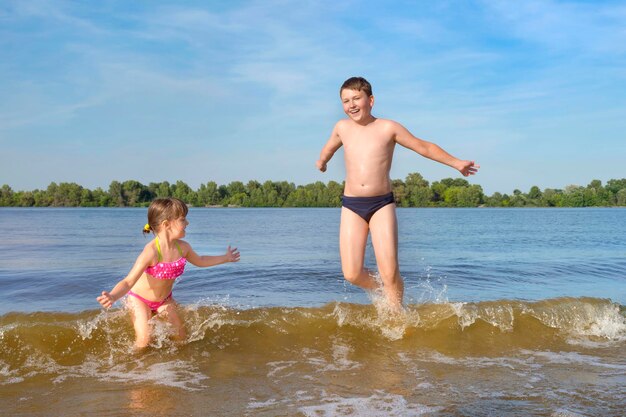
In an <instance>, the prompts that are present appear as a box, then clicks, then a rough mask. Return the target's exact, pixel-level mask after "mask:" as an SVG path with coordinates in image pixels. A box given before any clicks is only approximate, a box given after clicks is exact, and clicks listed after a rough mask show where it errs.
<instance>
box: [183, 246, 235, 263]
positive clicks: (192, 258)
mask: <svg viewBox="0 0 626 417" xmlns="http://www.w3.org/2000/svg"><path fill="white" fill-rule="evenodd" d="M181 243H182V242H181ZM185 243H186V242H185ZM186 246H187V248H186V249H187V250H186V254H185V258H187V260H188V261H189V262H190V263H191V264H192V265H195V266H199V267H201V268H206V267H208V266H215V265H220V264H225V263H227V262H239V257H240V254H239V251H238V250H237V248H231V247H230V246H228V249H226V253H225V254H224V255H220V256H208V255H204V256H200V255H198V254H197V253H196V252H195V251H194V250H193V249H191V246H190V245H189V244H188V243H186Z"/></svg>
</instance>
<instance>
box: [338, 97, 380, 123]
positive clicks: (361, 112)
mask: <svg viewBox="0 0 626 417" xmlns="http://www.w3.org/2000/svg"><path fill="white" fill-rule="evenodd" d="M341 102H342V104H343V111H344V113H345V114H346V115H347V116H348V117H349V118H350V119H352V120H354V121H355V122H357V123H359V122H360V123H363V122H367V121H369V119H370V118H371V116H372V113H371V112H372V106H373V105H374V96H369V97H368V96H367V94H366V93H365V92H364V91H362V90H350V89H344V90H342V91H341Z"/></svg>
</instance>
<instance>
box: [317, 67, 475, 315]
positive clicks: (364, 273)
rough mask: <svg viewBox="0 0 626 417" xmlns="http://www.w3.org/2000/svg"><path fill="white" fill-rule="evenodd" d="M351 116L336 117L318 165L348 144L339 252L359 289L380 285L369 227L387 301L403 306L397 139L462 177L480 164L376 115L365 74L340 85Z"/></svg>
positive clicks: (345, 272)
mask: <svg viewBox="0 0 626 417" xmlns="http://www.w3.org/2000/svg"><path fill="white" fill-rule="evenodd" d="M339 95H340V97H341V101H342V103H343V111H344V112H345V113H346V115H347V116H348V119H342V120H340V121H338V122H337V124H336V125H335V128H334V129H333V131H332V133H331V135H330V139H329V140H328V142H327V143H326V145H324V147H323V148H322V152H321V153H320V159H319V160H318V161H317V168H318V169H319V170H320V171H322V172H325V171H326V164H327V163H328V161H329V160H330V159H331V158H332V157H333V155H334V154H335V152H336V151H337V149H339V148H340V147H341V146H343V147H344V158H345V164H346V180H345V188H344V192H343V193H344V195H343V197H342V202H343V204H342V205H343V207H342V208H341V224H340V227H339V251H340V255H341V269H342V271H343V275H344V277H345V279H346V280H347V281H349V282H351V283H352V284H354V285H357V286H359V287H361V288H364V289H368V290H373V289H375V288H377V287H378V286H379V285H378V283H377V282H376V280H375V279H374V278H373V276H372V275H371V274H370V271H369V270H367V269H366V268H365V267H364V256H365V245H366V243H367V235H368V233H369V232H371V235H372V245H373V246H374V254H375V256H376V264H377V265H378V272H379V274H380V278H381V280H382V284H383V290H384V292H385V295H386V298H387V301H388V302H389V306H390V307H391V308H392V309H394V310H401V309H402V299H403V296H404V283H403V282H402V278H401V277H400V271H399V268H398V225H397V220H396V205H395V202H394V197H393V193H392V192H391V179H390V178H389V170H390V169H391V161H392V159H393V150H394V147H395V145H396V143H398V144H400V145H402V146H404V147H405V148H408V149H411V150H413V151H415V152H417V153H418V154H420V155H422V156H424V157H426V158H429V159H432V160H434V161H437V162H440V163H442V164H445V165H448V166H451V167H452V168H455V169H457V170H458V171H459V172H460V173H461V174H463V175H464V176H468V175H473V174H475V173H476V172H477V171H478V168H480V166H479V165H475V164H474V161H462V160H460V159H457V158H455V157H453V156H452V155H450V154H448V153H447V152H446V151H444V150H443V149H441V148H440V147H439V146H437V145H435V144H434V143H430V142H426V141H424V140H421V139H418V138H416V137H415V136H413V135H412V134H411V133H410V132H409V131H408V130H407V129H406V128H404V127H403V126H402V125H400V124H399V123H396V122H394V121H392V120H384V119H377V118H376V117H374V116H372V113H371V111H372V107H373V106H374V96H373V95H372V86H371V85H370V83H369V82H367V80H365V79H364V78H361V77H352V78H349V79H348V80H346V81H345V82H344V83H343V85H342V86H341V88H340V89H339Z"/></svg>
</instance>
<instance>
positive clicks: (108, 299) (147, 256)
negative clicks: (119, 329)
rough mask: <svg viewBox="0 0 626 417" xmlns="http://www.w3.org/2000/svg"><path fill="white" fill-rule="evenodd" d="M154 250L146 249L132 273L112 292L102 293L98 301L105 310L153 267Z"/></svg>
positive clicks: (136, 262)
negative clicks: (148, 268)
mask: <svg viewBox="0 0 626 417" xmlns="http://www.w3.org/2000/svg"><path fill="white" fill-rule="evenodd" d="M153 252H154V250H151V249H150V248H148V247H146V248H145V249H144V250H143V252H141V254H140V255H139V257H138V258H137V260H136V261H135V265H133V267H132V268H131V270H130V272H129V273H128V275H126V277H125V278H124V279H123V280H121V281H120V282H118V283H117V285H115V287H113V289H112V290H111V292H107V291H102V295H101V296H100V297H97V298H96V300H98V302H99V303H100V304H101V305H102V307H104V308H110V307H111V306H112V305H113V303H115V302H116V301H117V300H119V299H120V298H122V297H123V296H124V295H126V293H127V292H128V291H130V289H131V288H133V285H135V283H136V282H137V280H138V279H139V278H141V275H142V274H143V272H144V271H145V270H146V268H147V267H148V266H150V265H151V263H152V261H153V260H154V253H153Z"/></svg>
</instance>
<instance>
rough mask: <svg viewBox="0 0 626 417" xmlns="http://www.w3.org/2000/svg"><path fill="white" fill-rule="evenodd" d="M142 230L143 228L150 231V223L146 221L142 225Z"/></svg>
mask: <svg viewBox="0 0 626 417" xmlns="http://www.w3.org/2000/svg"><path fill="white" fill-rule="evenodd" d="M143 230H145V231H146V232H149V231H150V223H146V225H145V226H144V227H143Z"/></svg>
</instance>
